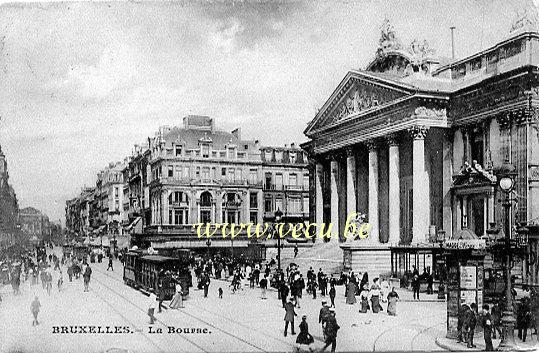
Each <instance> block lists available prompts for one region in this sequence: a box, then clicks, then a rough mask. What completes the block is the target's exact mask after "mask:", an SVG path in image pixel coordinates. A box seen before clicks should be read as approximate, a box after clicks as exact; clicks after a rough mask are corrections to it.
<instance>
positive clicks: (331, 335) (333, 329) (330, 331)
mask: <svg viewBox="0 0 539 353" xmlns="http://www.w3.org/2000/svg"><path fill="white" fill-rule="evenodd" d="M340 328H341V327H340V326H339V325H338V324H337V319H336V318H335V309H333V308H330V309H329V317H328V319H327V322H326V327H325V329H324V336H325V343H326V344H325V345H324V347H323V348H322V349H321V350H320V352H323V351H325V350H326V348H327V347H329V346H330V345H331V352H335V348H336V347H337V331H338V330H339V329H340Z"/></svg>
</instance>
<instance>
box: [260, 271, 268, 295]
mask: <svg viewBox="0 0 539 353" xmlns="http://www.w3.org/2000/svg"><path fill="white" fill-rule="evenodd" d="M267 288H268V279H267V277H266V276H264V278H262V279H261V280H260V289H261V291H262V293H261V294H260V298H262V299H267V297H266V290H267Z"/></svg>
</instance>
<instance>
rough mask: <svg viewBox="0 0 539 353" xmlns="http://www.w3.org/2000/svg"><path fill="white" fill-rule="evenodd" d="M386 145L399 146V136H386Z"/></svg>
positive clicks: (395, 134)
mask: <svg viewBox="0 0 539 353" xmlns="http://www.w3.org/2000/svg"><path fill="white" fill-rule="evenodd" d="M386 140H387V144H388V145H389V146H390V147H391V146H398V145H399V142H400V141H399V135H398V134H397V133H394V134H389V135H387V136H386Z"/></svg>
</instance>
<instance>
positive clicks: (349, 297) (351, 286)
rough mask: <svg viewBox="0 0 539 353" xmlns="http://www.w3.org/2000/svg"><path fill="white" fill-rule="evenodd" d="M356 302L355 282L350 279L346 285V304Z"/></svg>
mask: <svg viewBox="0 0 539 353" xmlns="http://www.w3.org/2000/svg"><path fill="white" fill-rule="evenodd" d="M355 303H356V284H355V283H354V282H352V281H350V282H348V285H347V286H346V304H355Z"/></svg>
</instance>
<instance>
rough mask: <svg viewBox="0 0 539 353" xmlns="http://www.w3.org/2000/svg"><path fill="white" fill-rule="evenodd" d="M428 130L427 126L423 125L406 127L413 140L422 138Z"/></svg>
mask: <svg viewBox="0 0 539 353" xmlns="http://www.w3.org/2000/svg"><path fill="white" fill-rule="evenodd" d="M428 131H429V128H428V127H427V126H424V125H415V126H412V127H410V128H408V133H409V134H410V136H412V138H413V139H414V140H424V139H425V137H426V136H427V132H428Z"/></svg>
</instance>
